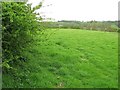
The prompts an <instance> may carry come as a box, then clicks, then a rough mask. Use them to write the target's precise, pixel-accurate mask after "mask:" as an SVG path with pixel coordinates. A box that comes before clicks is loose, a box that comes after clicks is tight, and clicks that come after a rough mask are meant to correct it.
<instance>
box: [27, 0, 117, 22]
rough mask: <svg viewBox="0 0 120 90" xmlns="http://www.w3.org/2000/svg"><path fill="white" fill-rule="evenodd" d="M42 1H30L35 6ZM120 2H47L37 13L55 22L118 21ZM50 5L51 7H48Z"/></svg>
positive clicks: (92, 0) (113, 0)
mask: <svg viewBox="0 0 120 90" xmlns="http://www.w3.org/2000/svg"><path fill="white" fill-rule="evenodd" d="M40 1H41V0H29V2H30V3H33V6H35V5H37V4H38V3H39V2H40ZM118 1H119V0H45V1H44V3H43V6H45V7H43V8H41V9H40V10H38V11H37V12H40V13H42V15H45V16H46V17H47V18H53V19H55V20H79V21H90V20H96V21H106V20H117V19H118ZM47 5H50V6H47Z"/></svg>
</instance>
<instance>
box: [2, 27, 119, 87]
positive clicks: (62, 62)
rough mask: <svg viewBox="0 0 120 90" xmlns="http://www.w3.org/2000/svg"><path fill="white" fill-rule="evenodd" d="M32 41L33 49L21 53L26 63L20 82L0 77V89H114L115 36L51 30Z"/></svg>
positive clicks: (79, 31)
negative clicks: (26, 59)
mask: <svg viewBox="0 0 120 90" xmlns="http://www.w3.org/2000/svg"><path fill="white" fill-rule="evenodd" d="M43 38H44V39H43ZM34 39H35V40H36V42H34V43H33V47H32V48H31V49H30V50H26V52H25V53H24V54H25V55H26V56H27V57H28V58H29V61H28V62H27V65H26V66H25V67H23V69H20V70H19V71H20V72H18V75H17V77H19V78H20V79H14V80H13V78H15V77H14V76H13V78H11V76H12V75H9V76H7V75H4V77H3V87H15V86H16V87H36V88H37V87H42V88H46V87H49V88H101V87H103V88H108V87H111V88H115V87H117V86H118V34H117V33H113V32H100V31H90V30H89V31H88V30H80V29H51V30H47V31H46V32H45V36H44V34H43V36H41V35H38V36H36V37H35V38H34ZM46 39H47V40H46Z"/></svg>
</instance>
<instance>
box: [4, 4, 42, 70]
mask: <svg viewBox="0 0 120 90" xmlns="http://www.w3.org/2000/svg"><path fill="white" fill-rule="evenodd" d="M41 5H42V2H41V3H40V4H39V5H38V6H36V7H34V8H33V9H32V8H31V4H26V3H21V2H2V52H3V55H2V58H3V71H5V70H4V69H5V68H7V69H11V68H12V67H13V66H15V65H18V64H20V63H21V62H22V61H25V60H26V58H25V56H24V55H23V54H22V53H23V51H24V49H25V48H26V47H29V46H30V44H31V42H32V41H33V36H34V35H35V33H36V31H38V30H41V27H40V25H39V22H38V20H41V17H36V15H37V14H36V13H34V12H35V10H36V9H38V8H40V7H41Z"/></svg>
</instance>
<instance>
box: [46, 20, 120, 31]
mask: <svg viewBox="0 0 120 90" xmlns="http://www.w3.org/2000/svg"><path fill="white" fill-rule="evenodd" d="M46 26H47V27H48V28H71V29H87V30H97V31H109V32H117V31H118V22H117V21H87V22H81V21H66V20H62V21H58V22H46Z"/></svg>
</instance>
